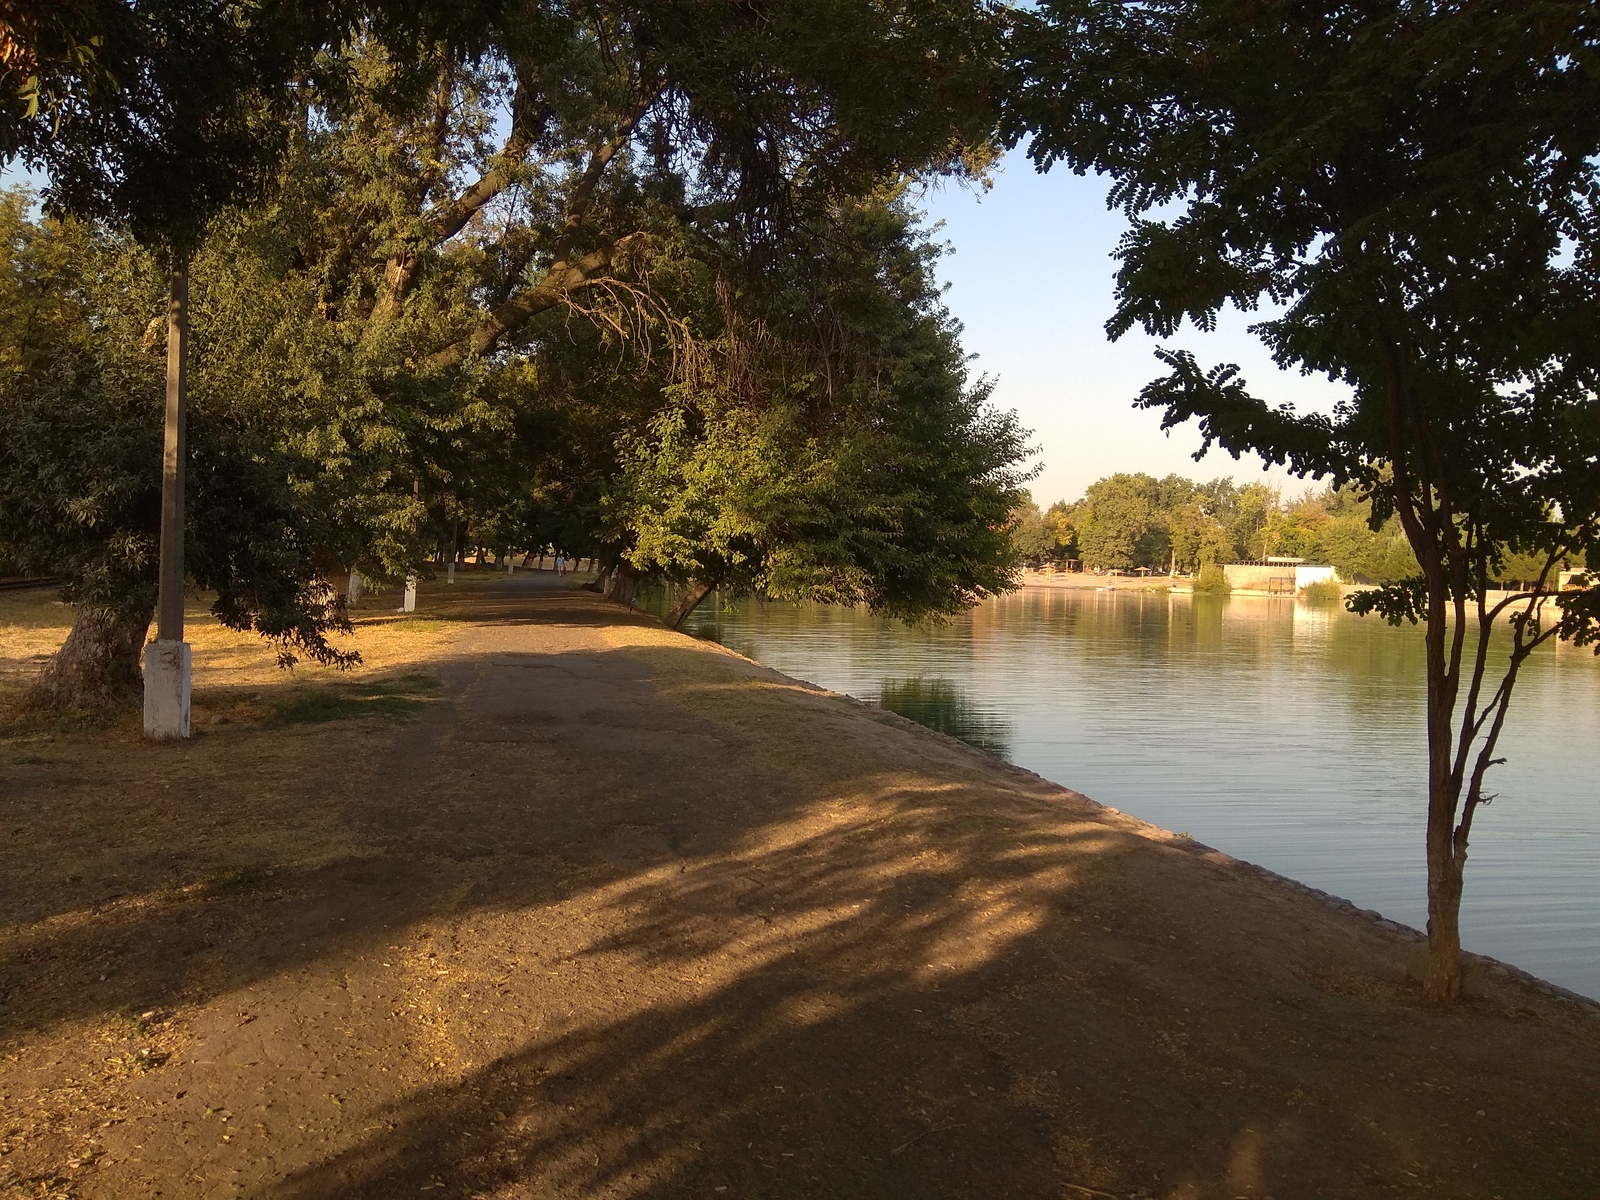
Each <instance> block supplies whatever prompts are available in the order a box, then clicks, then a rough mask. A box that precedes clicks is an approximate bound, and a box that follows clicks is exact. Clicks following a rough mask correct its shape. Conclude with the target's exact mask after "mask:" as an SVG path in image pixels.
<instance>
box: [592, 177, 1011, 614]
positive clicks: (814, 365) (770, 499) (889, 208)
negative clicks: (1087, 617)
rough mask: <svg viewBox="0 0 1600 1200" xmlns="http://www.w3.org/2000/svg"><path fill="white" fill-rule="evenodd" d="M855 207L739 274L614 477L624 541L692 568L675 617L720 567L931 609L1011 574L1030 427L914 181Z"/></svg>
mask: <svg viewBox="0 0 1600 1200" xmlns="http://www.w3.org/2000/svg"><path fill="white" fill-rule="evenodd" d="M841 216H842V217H844V218H846V219H843V220H841V221H840V222H839V224H838V227H837V229H838V234H837V236H838V237H839V239H840V240H839V241H838V242H836V243H834V244H833V245H831V246H830V247H829V248H828V249H827V251H826V257H825V260H824V261H823V262H822V263H813V262H811V261H809V259H807V260H806V261H802V262H797V263H796V264H794V274H793V275H792V276H791V277H790V280H789V284H790V286H787V287H785V288H783V289H781V291H780V292H778V293H777V294H776V297H769V296H768V294H767V293H766V292H765V291H764V290H763V291H761V292H758V293H756V294H754V295H742V294H739V293H737V292H736V293H734V294H733V296H732V307H731V308H727V307H725V308H724V311H723V315H722V317H721V321H722V328H721V330H720V336H719V337H718V338H717V339H715V340H713V341H710V342H708V343H706V344H705V345H704V346H703V347H702V349H703V351H704V354H705V362H704V365H703V366H702V370H701V374H700V376H699V378H697V379H696V380H694V381H692V382H688V383H681V384H668V385H666V386H664V387H662V389H661V395H662V396H663V398H664V399H666V400H667V401H668V403H667V404H666V405H665V406H663V407H661V408H660V409H659V410H658V411H657V412H656V413H655V414H654V415H653V416H652V417H651V418H650V419H649V420H648V422H646V423H644V424H643V425H642V427H641V428H640V429H639V431H638V433H637V434H636V435H634V436H633V437H631V438H629V439H628V440H627V442H626V445H627V453H626V454H625V455H624V460H623V462H622V464H621V470H620V471H619V472H618V474H617V476H616V478H615V480H614V481H613V482H612V483H610V484H608V486H607V488H606V495H605V500H604V506H605V509H606V513H607V522H606V527H607V533H606V539H607V540H608V541H610V542H611V543H612V544H613V545H614V546H615V547H616V548H617V553H618V557H619V559H620V560H622V561H625V562H626V563H627V564H629V565H630V566H631V567H632V568H633V569H634V570H636V571H638V572H640V573H641V574H645V575H652V576H656V577H661V578H666V579H671V580H674V581H678V582H683V583H685V584H687V585H688V591H687V593H686V596H685V602H684V603H683V604H681V605H680V606H679V607H678V609H676V610H675V611H674V613H673V614H672V618H671V619H672V623H673V624H679V623H681V622H682V620H683V619H684V618H685V617H687V616H688V614H689V612H691V611H692V610H693V608H694V606H695V605H696V604H697V603H699V601H700V600H701V599H703V598H704V597H705V595H707V594H708V593H709V592H710V590H711V589H712V588H713V587H721V588H722V589H723V590H724V591H725V592H729V593H732V594H734V595H738V594H742V593H748V592H759V593H761V594H763V595H766V596H771V597H775V598H782V599H790V600H820V601H823V602H828V603H838V604H865V605H867V606H868V607H870V608H871V609H872V610H873V611H876V612H881V613H885V614H887V615H890V616H894V617H899V618H902V619H907V620H919V619H923V618H927V617H930V616H942V615H949V614H953V613H956V612H960V611H962V610H963V609H965V608H967V607H970V606H971V605H972V604H974V603H976V602H978V601H979V600H981V599H982V598H984V597H985V596H988V595H992V594H994V593H997V592H1001V591H1005V590H1008V589H1009V588H1011V587H1012V586H1014V585H1013V582H1012V572H1013V570H1014V568H1015V566H1016V565H1017V558H1016V553H1015V549H1014V543H1013V540H1012V536H1011V531H1010V528H1009V520H1010V517H1011V514H1012V513H1013V512H1014V511H1015V510H1016V508H1017V506H1018V504H1019V502H1020V501H1021V499H1022V498H1023V496H1024V495H1025V493H1023V492H1022V491H1021V484H1022V482H1023V481H1024V480H1025V479H1026V478H1027V473H1026V472H1023V471H1022V470H1020V469H1019V466H1018V464H1019V463H1020V462H1021V461H1022V459H1023V458H1025V457H1026V454H1027V447H1026V440H1025V438H1026V435H1025V433H1024V432H1023V431H1022V430H1020V429H1019V428H1018V427H1017V424H1016V420H1015V417H1014V415H1011V414H999V413H995V412H993V411H992V410H990V409H989V407H988V404H987V400H988V394H989V387H988V385H987V383H986V382H984V381H978V382H977V383H976V384H973V383H971V382H969V381H968V379H967V375H966V368H965V358H964V355H963V354H962V351H961V347H960V344H959V341H958V340H957V332H958V330H957V327H956V326H955V324H954V322H953V321H952V320H951V319H950V317H949V314H948V313H947V312H946V311H945V309H944V307H943V305H942V304H941V303H940V301H939V289H938V285H937V282H936V280H935V278H934V274H933V261H934V252H935V251H934V247H933V246H932V244H931V243H930V242H929V240H928V238H927V237H926V235H925V234H923V233H921V232H919V231H918V230H917V229H916V227H915V222H914V216H915V214H914V213H913V212H911V211H910V210H909V208H908V207H907V206H906V204H905V203H904V201H903V199H902V198H900V197H899V196H898V195H896V194H894V193H890V194H889V195H887V196H884V195H880V196H876V197H871V198H868V199H865V200H862V201H859V202H857V203H855V204H853V205H850V206H847V207H846V208H845V209H844V211H843V212H841ZM720 294H721V295H722V296H724V297H727V296H728V293H727V292H726V291H723V292H721V293H720ZM773 299H776V300H779V301H781V303H773V302H771V300H773ZM743 304H748V305H751V306H752V307H751V310H750V311H744V310H743V309H742V308H741V305H743ZM711 320H712V318H711V315H710V314H706V315H704V316H702V317H700V318H698V319H697V322H696V323H697V324H699V325H701V326H702V327H705V326H707V325H709V324H710V323H711ZM819 328H820V329H823V330H826V331H827V338H826V340H825V341H819V340H817V339H816V338H815V336H814V334H813V333H812V331H814V330H816V329H819Z"/></svg>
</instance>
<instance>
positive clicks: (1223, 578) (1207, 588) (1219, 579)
mask: <svg viewBox="0 0 1600 1200" xmlns="http://www.w3.org/2000/svg"><path fill="white" fill-rule="evenodd" d="M1194 590H1195V591H1196V592H1197V593H1200V594H1202V595H1214V596H1226V595H1227V594H1228V593H1229V592H1231V591H1233V585H1232V584H1230V583H1229V582H1228V576H1227V574H1226V572H1224V571H1223V569H1222V568H1221V567H1220V566H1218V565H1217V564H1216V563H1207V564H1206V565H1205V566H1203V567H1201V568H1200V573H1199V574H1198V575H1196V576H1195V578H1194Z"/></svg>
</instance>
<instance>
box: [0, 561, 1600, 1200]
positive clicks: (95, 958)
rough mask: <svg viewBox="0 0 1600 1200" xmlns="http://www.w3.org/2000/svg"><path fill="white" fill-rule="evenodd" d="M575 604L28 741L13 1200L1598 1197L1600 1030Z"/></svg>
mask: <svg viewBox="0 0 1600 1200" xmlns="http://www.w3.org/2000/svg"><path fill="white" fill-rule="evenodd" d="M569 585H570V580H568V581H555V580H552V579H551V578H550V577H549V575H548V573H528V574H526V575H518V576H516V577H513V578H512V579H509V580H508V579H505V578H503V577H500V578H496V579H492V580H491V579H486V578H475V577H469V578H466V579H463V580H462V581H461V582H460V583H458V585H457V587H456V589H455V590H454V591H453V592H446V590H445V589H444V588H443V587H442V586H435V587H433V588H430V589H427V590H426V591H425V593H424V599H423V606H422V607H423V611H422V613H421V614H420V615H419V617H417V618H414V619H411V620H406V621H396V620H393V619H390V618H383V619H377V620H373V621H371V622H369V623H368V624H366V625H365V626H364V627H363V629H362V631H361V634H360V639H361V644H362V646H363V648H364V649H365V650H366V652H367V653H368V655H369V664H370V665H369V666H368V667H367V668H366V669H365V670H364V671H363V672H361V673H360V674H358V675H357V676H356V677H355V678H353V679H344V680H338V679H334V678H333V677H332V676H330V675H329V674H327V673H323V672H318V671H315V670H309V671H302V672H299V673H297V675H296V676H295V677H294V678H292V679H291V678H284V677H281V676H276V675H272V674H271V673H270V671H267V670H264V668H263V665H262V663H263V657H264V656H263V655H262V654H261V652H260V650H259V648H256V647H252V646H250V645H249V644H248V643H243V642H239V641H237V640H236V639H235V640H230V639H229V637H228V636H227V635H224V634H222V633H221V632H219V631H208V630H206V629H204V628H199V629H197V631H196V634H195V635H194V636H195V639H196V641H197V645H198V646H199V649H197V661H198V662H199V667H198V668H197V670H198V678H197V701H196V708H197V713H198V720H199V724H198V725H197V728H198V735H197V736H196V737H195V738H194V739H193V740H192V741H191V743H189V744H187V745H183V746H177V747H173V746H167V747H160V746H150V745H146V744H144V743H143V742H142V741H140V740H139V739H138V737H137V734H136V729H135V728H134V727H133V726H132V725H131V724H130V725H128V726H126V727H119V728H116V729H113V730H109V731H82V732H73V731H70V730H60V729H53V730H52V729H41V728H38V727H32V726H26V725H15V724H13V725H11V726H9V727H7V730H6V732H5V734H4V737H3V738H0V797H3V799H0V804H3V813H4V816H5V827H6V830H7V834H8V837H7V840H6V842H5V843H4V850H3V859H0V924H3V926H4V929H3V932H0V1186H3V1187H4V1188H9V1189H10V1192H11V1193H13V1194H16V1195H28V1196H37V1195H66V1196H77V1197H85V1198H87V1197H114V1196H133V1195H156V1194H161V1195H166V1196H185V1197H188V1196H195V1197H199V1196H223V1195H226V1196H237V1195H245V1196H257V1197H285V1198H288V1197H295V1198H302V1197H303V1198H307V1200H309V1198H312V1197H373V1198H378V1197H384V1198H387V1197H392V1196H400V1195H428V1196H449V1197H467V1196H488V1197H494V1198H496V1200H510V1198H511V1197H531V1196H540V1197H543V1196H552V1197H555V1196H560V1197H566V1196H571V1197H591V1196H617V1197H624V1196H627V1197H635V1196H637V1197H645V1196H650V1197H655V1196H661V1197H666V1196H691V1195H693V1196H700V1195H705V1196H726V1197H730V1198H731V1197H734V1196H773V1197H778V1196H796V1197H798V1196H974V1197H988V1196H1000V1195H1006V1196H1052V1197H1058V1196H1095V1195H1100V1196H1115V1197H1133V1196H1160V1197H1169V1196H1170V1197H1213V1196H1216V1197H1234V1196H1252V1197H1261V1196H1277V1197H1279V1198H1280V1200H1284V1198H1287V1197H1297V1198H1298V1197H1315V1196H1327V1197H1365V1196H1389V1195H1393V1194H1396V1193H1404V1194H1408V1195H1423V1196H1439V1197H1446V1196H1448V1197H1476V1196H1481V1197H1486V1198H1487V1197H1492V1196H1503V1197H1508V1198H1509V1197H1521V1196H1527V1197H1535V1196H1537V1197H1559V1196H1572V1197H1579V1196H1584V1197H1592V1196H1594V1195H1595V1194H1597V1192H1600V1108H1597V1103H1600V1102H1597V1101H1596V1098H1595V1097H1596V1095H1597V1094H1600V1089H1597V1087H1596V1084H1597V1083H1600V1020H1597V1019H1596V1018H1595V1017H1594V1016H1593V1015H1591V1014H1590V1012H1589V1011H1588V1010H1587V1009H1585V1008H1583V1007H1581V1006H1579V1005H1576V1004H1573V1003H1570V1002H1568V1001H1565V1000H1562V999H1561V998H1559V997H1555V996H1552V995H1548V994H1546V993H1544V992H1541V991H1539V990H1538V989H1537V988H1536V987H1535V986H1533V985H1531V984H1529V983H1527V982H1526V981H1522V980H1518V979H1516V978H1509V977H1498V976H1487V977H1485V978H1483V979H1482V980H1481V981H1480V988H1481V991H1480V995H1479V996H1478V997H1477V998H1475V999H1473V1000H1471V1001H1469V1002H1468V1003H1466V1004H1464V1005H1461V1006H1459V1007H1457V1008H1454V1009H1451V1010H1449V1011H1443V1012H1441V1011H1435V1010H1431V1009H1428V1008H1426V1007H1424V1006H1422V1005H1421V1004H1420V1003H1419V1000H1418V995H1417V991H1416V988H1415V987H1414V985H1413V984H1411V983H1410V982H1408V980H1407V976H1406V963H1407V959H1408V956H1409V955H1411V954H1412V953H1413V952H1414V946H1413V944H1412V943H1411V942H1410V941H1409V940H1408V939H1407V938H1406V937H1405V936H1404V933H1403V932H1402V931H1397V930H1392V929H1385V928H1383V927H1381V926H1379V925H1378V924H1376V923H1375V922H1373V921H1370V920H1367V919H1364V918H1362V917H1360V916H1358V915H1355V914H1353V913H1348V912H1345V911H1341V910H1339V909H1337V908H1334V907H1332V906H1330V905H1329V904H1327V903H1325V902H1324V901H1321V900H1319V899H1317V898H1316V897H1314V896H1311V895H1309V894H1307V893H1306V892H1305V891H1304V890H1302V889H1298V888H1296V887H1294V886H1292V885H1289V884H1287V883H1286V882H1284V881H1281V880H1277V879H1275V878H1273V877H1270V876H1266V875H1264V874H1262V873H1260V872H1257V871H1254V870H1252V869H1249V868H1247V867H1244V866H1243V865H1241V864H1236V863H1233V862H1232V861H1231V860H1229V859H1227V858H1226V857H1225V856H1223V855H1220V854H1216V853H1215V852H1210V851H1206V850H1204V849H1203V848H1196V847H1194V846H1193V845H1192V844H1190V843H1187V842H1185V841H1184V840H1182V839H1180V838H1176V837H1173V836H1171V835H1168V834H1165V833H1162V832H1161V831H1158V830H1153V829H1151V828H1150V827H1148V826H1144V825H1142V824H1140V823H1139V822H1136V821H1134V820H1132V819H1130V818H1128V817H1125V816H1123V815H1121V814H1118V813H1115V812H1113V811H1110V810H1106V809H1101V808H1100V807H1098V806H1097V805H1094V804H1092V803H1091V802H1089V801H1088V800H1086V799H1084V798H1083V797H1080V796H1077V795H1075V794H1074V793H1071V792H1068V791H1065V790H1063V789H1060V788H1057V787H1055V786H1053V785H1050V784H1047V783H1045V782H1043V781H1042V780H1039V779H1038V778H1036V777H1034V776H1031V775H1029V774H1027V773H1026V772H1022V771H1019V770H1017V769H1014V768H1011V767H1008V766H1006V765H1005V764H1003V763H1001V762H999V761H997V760H994V759H991V758H988V757H986V756H983V755H980V754H978V753H976V752H974V751H971V750H969V749H967V748H966V747H964V746H962V745H960V744H958V743H953V742H952V741H950V740H949V739H946V738H942V737H940V736H938V735H935V734H932V733H929V732H927V731H925V730H921V729H919V728H916V727H914V726H910V725H909V723H907V722H905V721H903V720H901V719H900V718H898V717H895V716H893V715H892V714H888V713H883V712H879V711H877V710H874V709H871V708H869V707H867V706H864V705H861V704H858V703H856V702H853V701H850V700H848V699H845V698H843V697H839V696H835V695H832V694H828V693H824V692H820V691H817V690H815V689H812V688H810V687H808V686H806V685H804V684H801V683H798V682H796V681H794V680H792V679H788V678H786V677H784V676H781V675H779V674H777V673H775V672H772V671H769V670H766V669H764V668H762V667H759V666H757V665H755V664H753V663H750V662H748V661H747V660H745V659H742V658H739V657H738V656H736V655H733V654H731V653H729V652H727V651H725V650H723V649H721V648H720V647H717V646H714V645H710V644H707V643H702V642H696V641H694V640H692V639H689V638H686V637H682V636H679V635H676V634H673V633H670V632H668V631H666V630H664V629H662V628H661V627H660V626H659V625H658V624H657V623H656V622H654V621H653V620H651V619H649V618H647V617H644V616H642V615H639V614H629V613H626V612H623V611H621V610H619V609H617V608H614V607H612V606H609V605H606V604H605V603H604V602H602V601H599V600H598V599H596V598H594V597H592V596H590V595H588V594H586V593H582V592H579V591H576V590H575V589H573V588H572V587H571V586H569ZM29 636H31V637H33V638H34V639H35V640H38V641H41V642H42V640H47V638H45V635H44V633H43V632H41V631H40V630H38V629H35V630H33V631H32V632H31V633H30V635H29ZM30 644H31V643H30ZM17 653H19V654H20V651H18V652H17ZM19 661H20V660H19ZM217 718H222V720H221V721H220V722H216V719H217ZM214 722H215V723H214ZM0 1194H4V1192H3V1191H0Z"/></svg>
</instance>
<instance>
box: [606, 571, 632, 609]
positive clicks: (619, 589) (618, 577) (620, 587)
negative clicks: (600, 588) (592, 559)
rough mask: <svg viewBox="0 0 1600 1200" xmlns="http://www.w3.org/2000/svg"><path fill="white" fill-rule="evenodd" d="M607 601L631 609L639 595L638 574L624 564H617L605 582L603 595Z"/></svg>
mask: <svg viewBox="0 0 1600 1200" xmlns="http://www.w3.org/2000/svg"><path fill="white" fill-rule="evenodd" d="M603 594H604V595H605V597H606V599H607V600H615V601H616V602H617V603H618V604H626V605H627V606H628V607H629V608H632V607H633V602H634V600H635V599H636V598H637V596H638V594H639V572H638V571H637V570H635V569H634V568H633V566H632V565H631V564H630V563H628V562H626V561H623V562H619V563H618V564H617V565H616V567H615V568H614V569H613V570H612V572H611V577H610V578H609V579H607V580H606V590H605V592H604V593H603Z"/></svg>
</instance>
